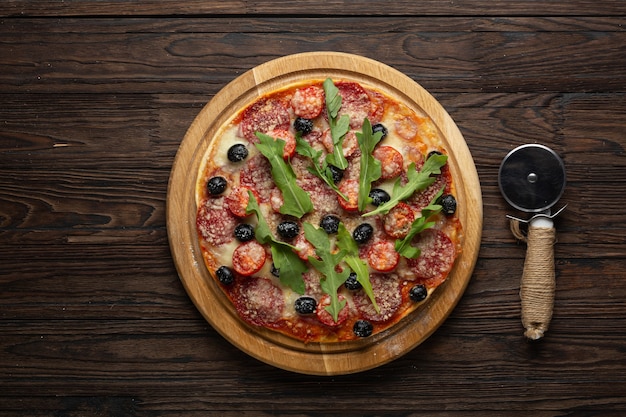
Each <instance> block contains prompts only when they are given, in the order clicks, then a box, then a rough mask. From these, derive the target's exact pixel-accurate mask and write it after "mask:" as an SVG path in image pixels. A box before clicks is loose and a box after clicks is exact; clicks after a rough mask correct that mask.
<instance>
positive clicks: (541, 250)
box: [511, 217, 556, 340]
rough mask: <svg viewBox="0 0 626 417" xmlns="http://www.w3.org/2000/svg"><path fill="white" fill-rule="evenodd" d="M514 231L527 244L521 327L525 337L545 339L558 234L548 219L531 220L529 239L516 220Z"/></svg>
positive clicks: (552, 292) (522, 282) (523, 275)
mask: <svg viewBox="0 0 626 417" xmlns="http://www.w3.org/2000/svg"><path fill="white" fill-rule="evenodd" d="M513 222H515V223H516V224H513ZM511 230H512V231H513V234H514V235H515V236H516V237H517V238H519V239H522V240H525V241H526V243H527V250H526V260H525V261H524V273H523V274H522V281H521V285H520V298H521V301H522V324H523V325H524V328H525V329H526V332H525V333H524V335H525V336H526V337H527V338H529V339H532V340H537V339H540V338H542V337H543V335H544V333H545V332H546V331H547V330H548V326H549V324H550V319H551V318H552V309H553V307H554V292H555V288H556V281H555V274H554V243H555V241H556V230H555V228H554V224H553V222H552V220H551V219H549V218H547V217H538V218H535V219H533V220H531V222H530V224H529V226H528V234H527V236H526V237H524V236H523V235H522V234H521V233H520V231H519V223H518V222H517V221H516V220H512V223H511Z"/></svg>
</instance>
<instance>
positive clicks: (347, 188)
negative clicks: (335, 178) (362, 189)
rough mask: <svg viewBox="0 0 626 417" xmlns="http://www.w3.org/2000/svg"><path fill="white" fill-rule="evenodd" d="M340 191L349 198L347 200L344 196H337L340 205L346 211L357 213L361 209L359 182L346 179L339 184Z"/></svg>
mask: <svg viewBox="0 0 626 417" xmlns="http://www.w3.org/2000/svg"><path fill="white" fill-rule="evenodd" d="M339 191H340V192H341V193H342V194H343V195H345V196H346V197H348V199H347V200H346V199H345V198H343V197H342V196H340V195H337V201H338V202H339V205H341V207H342V208H343V209H344V210H346V211H350V212H353V211H356V210H357V209H358V208H359V181H358V180H356V179H344V180H343V181H341V184H339Z"/></svg>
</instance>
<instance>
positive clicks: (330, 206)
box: [291, 155, 339, 213]
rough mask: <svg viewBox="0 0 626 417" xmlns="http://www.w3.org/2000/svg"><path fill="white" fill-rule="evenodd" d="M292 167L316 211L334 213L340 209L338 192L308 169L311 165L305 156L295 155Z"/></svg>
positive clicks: (297, 181)
mask: <svg viewBox="0 0 626 417" xmlns="http://www.w3.org/2000/svg"><path fill="white" fill-rule="evenodd" d="M291 167H292V168H293V171H294V173H295V174H296V176H297V179H296V183H297V184H298V186H300V188H302V189H303V190H304V191H306V192H307V193H309V197H311V202H312V203H313V207H314V208H315V211H317V212H321V213H333V212H337V211H338V210H339V204H338V203H337V194H336V193H335V192H334V191H333V190H332V189H330V187H328V186H327V185H326V184H325V183H324V181H322V180H321V179H320V178H318V177H316V176H315V175H313V174H312V173H311V172H310V171H309V170H308V168H309V167H310V165H309V162H308V161H307V160H306V159H305V158H303V157H300V156H299V155H294V157H293V158H292V159H291Z"/></svg>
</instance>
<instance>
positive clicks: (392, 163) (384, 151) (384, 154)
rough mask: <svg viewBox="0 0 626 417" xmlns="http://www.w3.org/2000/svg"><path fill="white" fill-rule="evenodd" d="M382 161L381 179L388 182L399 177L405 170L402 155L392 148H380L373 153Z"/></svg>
mask: <svg viewBox="0 0 626 417" xmlns="http://www.w3.org/2000/svg"><path fill="white" fill-rule="evenodd" d="M372 155H373V156H374V158H376V159H378V160H379V161H380V168H381V170H380V174H381V175H380V178H381V179H383V180H388V179H391V178H395V177H397V176H399V175H400V174H401V173H402V171H403V169H404V159H403V158H402V154H401V153H400V152H398V151H397V150H396V149H395V148H392V147H391V146H384V145H383V146H379V147H377V148H376V149H374V152H373V153H372Z"/></svg>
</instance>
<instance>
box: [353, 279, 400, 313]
mask: <svg viewBox="0 0 626 417" xmlns="http://www.w3.org/2000/svg"><path fill="white" fill-rule="evenodd" d="M370 283H371V284H372V290H373V292H374V299H375V300H376V305H378V308H379V309H380V312H377V311H376V309H375V308H374V304H372V301H371V300H370V299H369V297H368V296H367V294H365V291H363V290H360V291H358V292H357V293H355V294H354V296H353V297H352V300H353V301H354V305H355V307H356V309H357V310H358V311H359V313H361V316H362V317H363V318H364V319H367V320H370V321H373V322H375V323H381V322H385V321H388V320H389V319H391V318H392V317H393V315H394V314H395V313H396V312H397V311H398V309H399V308H400V306H401V304H402V288H401V286H400V280H399V278H398V276H397V275H395V274H390V275H387V274H385V275H383V274H371V275H370Z"/></svg>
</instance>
